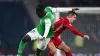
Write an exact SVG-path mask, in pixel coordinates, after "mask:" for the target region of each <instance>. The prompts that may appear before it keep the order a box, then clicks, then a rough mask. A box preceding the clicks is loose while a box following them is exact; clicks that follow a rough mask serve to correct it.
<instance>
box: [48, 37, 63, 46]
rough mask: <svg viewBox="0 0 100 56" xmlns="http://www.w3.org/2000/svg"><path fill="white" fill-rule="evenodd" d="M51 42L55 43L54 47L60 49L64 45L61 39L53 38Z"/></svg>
mask: <svg viewBox="0 0 100 56" xmlns="http://www.w3.org/2000/svg"><path fill="white" fill-rule="evenodd" d="M50 42H53V43H54V45H55V46H56V47H58V46H59V45H60V44H61V43H62V40H61V39H60V38H59V37H53V38H51V39H50Z"/></svg>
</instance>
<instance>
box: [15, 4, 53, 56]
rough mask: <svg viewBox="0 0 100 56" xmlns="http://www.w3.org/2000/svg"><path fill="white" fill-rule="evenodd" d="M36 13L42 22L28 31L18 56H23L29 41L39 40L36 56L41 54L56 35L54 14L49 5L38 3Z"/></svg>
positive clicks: (21, 43)
mask: <svg viewBox="0 0 100 56" xmlns="http://www.w3.org/2000/svg"><path fill="white" fill-rule="evenodd" d="M36 14H37V15H38V16H39V17H40V24H39V25H38V26H37V27H36V28H34V29H32V30H31V31H30V32H28V33H27V34H26V35H25V36H24V37H23V39H22V40H21V42H20V45H19V49H18V54H17V56H21V54H22V51H23V49H24V48H25V46H26V44H27V42H28V41H31V40H38V48H37V52H36V55H35V56H40V55H41V51H42V50H44V49H45V48H46V47H47V44H48V43H49V41H50V38H51V37H53V36H54V33H53V28H54V16H53V13H52V10H51V9H50V8H49V7H45V6H42V5H38V6H37V7H36Z"/></svg>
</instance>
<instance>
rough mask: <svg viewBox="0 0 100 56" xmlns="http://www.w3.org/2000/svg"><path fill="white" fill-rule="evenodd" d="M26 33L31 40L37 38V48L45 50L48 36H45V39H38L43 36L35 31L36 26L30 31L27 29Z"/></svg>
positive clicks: (48, 39)
mask: <svg viewBox="0 0 100 56" xmlns="http://www.w3.org/2000/svg"><path fill="white" fill-rule="evenodd" d="M27 35H29V36H30V37H31V40H38V49H40V50H45V49H46V47H47V44H48V43H49V41H50V38H46V39H45V40H43V41H42V40H40V39H41V38H43V37H42V36H41V35H40V34H39V33H38V31H37V29H36V28H34V29H32V30H31V31H29V32H28V33H27Z"/></svg>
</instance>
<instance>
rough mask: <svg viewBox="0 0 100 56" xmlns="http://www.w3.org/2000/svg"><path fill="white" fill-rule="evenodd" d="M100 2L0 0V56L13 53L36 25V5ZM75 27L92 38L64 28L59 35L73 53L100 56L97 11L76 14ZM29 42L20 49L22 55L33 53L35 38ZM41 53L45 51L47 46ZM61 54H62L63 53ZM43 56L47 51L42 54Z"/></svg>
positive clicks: (95, 0)
mask: <svg viewBox="0 0 100 56" xmlns="http://www.w3.org/2000/svg"><path fill="white" fill-rule="evenodd" d="M99 2H100V0H0V56H15V55H16V54H17V49H18V46H19V43H20V40H21V39H22V38H23V36H24V35H25V34H26V33H27V32H28V31H30V30H31V29H33V28H34V27H36V26H37V24H38V23H39V18H38V17H37V15H36V13H35V7H36V5H37V4H44V5H48V6H52V7H99V6H100V3H99ZM60 14H61V15H60V16H65V15H66V14H65V13H60ZM74 26H75V27H76V28H77V29H79V30H80V31H81V32H83V33H84V34H88V35H89V36H90V37H91V39H90V40H89V41H88V40H83V39H81V38H80V37H78V36H76V35H74V34H72V33H71V32H69V31H65V32H64V33H63V34H62V35H61V38H62V40H64V41H65V43H66V44H68V45H69V46H70V47H71V50H72V52H73V55H74V56H78V55H79V56H82V55H83V56H100V14H79V15H78V20H77V21H76V22H75V23H74ZM76 37H78V38H76ZM78 40H81V41H80V42H81V44H80V43H77V41H78ZM74 41H75V42H74ZM29 43H30V44H28V45H27V47H26V48H25V50H24V52H23V55H24V56H34V52H35V51H34V50H33V43H34V41H33V42H29ZM78 44H79V45H78ZM44 52H48V49H47V50H45V51H44ZM61 53H62V56H64V55H63V52H61ZM43 56H47V54H46V53H45V54H44V53H43Z"/></svg>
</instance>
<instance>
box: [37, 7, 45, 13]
mask: <svg viewBox="0 0 100 56" xmlns="http://www.w3.org/2000/svg"><path fill="white" fill-rule="evenodd" d="M45 8H46V6H45V5H37V6H36V11H38V12H40V11H43V10H44V9H45Z"/></svg>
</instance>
